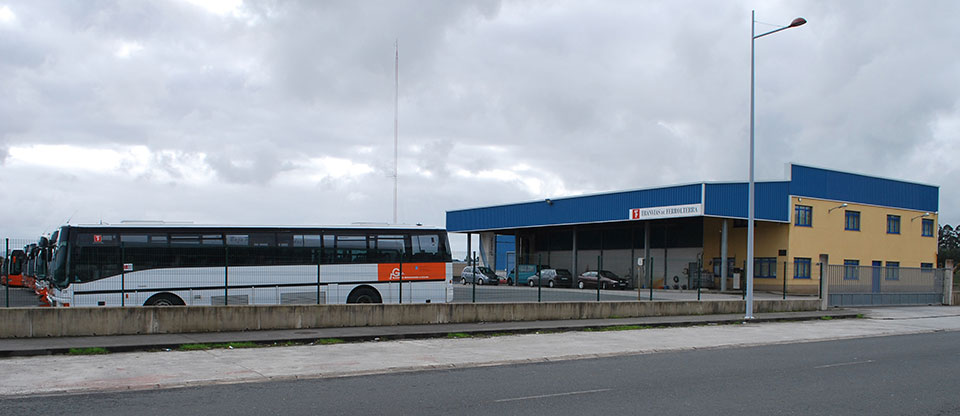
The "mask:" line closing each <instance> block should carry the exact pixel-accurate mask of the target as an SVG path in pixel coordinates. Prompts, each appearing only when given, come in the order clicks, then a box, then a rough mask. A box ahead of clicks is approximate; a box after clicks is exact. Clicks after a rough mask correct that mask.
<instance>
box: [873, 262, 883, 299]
mask: <svg viewBox="0 0 960 416" xmlns="http://www.w3.org/2000/svg"><path fill="white" fill-rule="evenodd" d="M882 265H883V262H882V261H876V260H874V261H873V267H872V268H871V273H870V275H871V276H872V278H873V293H880V276H881V275H882V270H883V269H882V268H881V267H880V266H882Z"/></svg>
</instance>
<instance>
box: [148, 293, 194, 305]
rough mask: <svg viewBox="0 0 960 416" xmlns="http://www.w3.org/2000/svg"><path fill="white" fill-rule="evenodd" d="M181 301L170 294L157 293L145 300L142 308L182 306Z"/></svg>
mask: <svg viewBox="0 0 960 416" xmlns="http://www.w3.org/2000/svg"><path fill="white" fill-rule="evenodd" d="M182 305H185V303H183V299H180V297H179V296H177V295H174V294H172V293H157V294H156V295H153V296H151V297H150V299H147V301H146V302H144V304H143V306H182Z"/></svg>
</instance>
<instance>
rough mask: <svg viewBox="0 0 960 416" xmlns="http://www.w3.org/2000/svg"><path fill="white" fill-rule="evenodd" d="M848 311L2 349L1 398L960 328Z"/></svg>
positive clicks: (897, 312)
mask: <svg viewBox="0 0 960 416" xmlns="http://www.w3.org/2000/svg"><path fill="white" fill-rule="evenodd" d="M844 312H847V313H850V312H854V313H864V314H865V315H866V317H865V318H863V319H830V320H823V319H816V320H807V321H795V320H794V321H788V322H769V321H762V320H758V321H752V322H750V323H749V324H737V325H696V326H685V327H662V328H653V329H644V330H624V331H609V332H586V331H571V332H554V333H543V334H534V333H527V334H520V335H509V336H480V337H473V338H466V339H447V338H429V339H399V340H389V341H380V342H357V343H345V344H335V345H303V346H292V347H272V348H249V349H247V348H244V349H217V350H207V351H161V352H144V351H140V352H127V353H116V354H108V355H94V356H69V355H53V356H41V357H9V358H3V359H0V370H2V373H3V374H4V375H5V376H4V377H0V398H2V397H20V396H22V395H25V394H31V395H36V394H41V395H42V394H68V393H83V392H96V391H124V390H143V389H159V388H174V387H184V386H197V385H208V384H222V383H240V382H269V381H277V380H295V379H302V378H326V377H344V376H356V375H364V374H381V373H396V372H404V371H423V370H435V369H456V368H469V367H478V366H489V365H512V364H524V363H536V362H549V361H557V360H575V359H586V358H601V357H609V356H619V355H632V354H647V353H656V352H665V351H681V350H691V349H702V348H733V347H745V346H755V345H769V344H784V343H797V342H816V341H827V340H836V339H846V338H862V337H875V336H888V335H902V334H915V333H925V332H938V331H960V307H915V308H882V309H880V308H877V309H869V310H859V311H844ZM794 316H795V315H794ZM673 318H678V317H673ZM684 318H692V317H684ZM698 318H701V319H704V320H703V321H701V322H699V323H709V320H708V319H711V317H698ZM731 318H732V317H731ZM657 319H662V320H664V321H663V323H664V324H665V325H672V324H673V323H668V322H667V321H669V319H670V318H657ZM761 319H762V318H761ZM609 321H611V320H605V321H600V322H596V323H597V324H601V323H604V322H606V323H608V324H609ZM627 321H632V322H642V321H640V320H616V323H617V324H622V323H626V322H627ZM736 321H738V320H737V319H734V320H732V321H729V322H736ZM739 321H740V322H742V320H739ZM578 322H579V321H578ZM686 322H688V323H689V322H690V320H689V319H686ZM527 324H531V325H532V324H535V323H527ZM483 325H487V326H489V329H490V331H486V332H496V331H498V329H495V327H496V325H494V324H477V326H483ZM543 325H544V323H540V325H534V326H531V327H530V328H533V327H535V326H543ZM557 325H560V324H557ZM566 325H567V326H569V325H570V323H569V322H567V323H566ZM587 326H590V325H587ZM594 326H600V325H594ZM343 330H347V329H346V328H344V329H343ZM528 330H529V329H528ZM458 332H460V331H458ZM366 336H369V335H366Z"/></svg>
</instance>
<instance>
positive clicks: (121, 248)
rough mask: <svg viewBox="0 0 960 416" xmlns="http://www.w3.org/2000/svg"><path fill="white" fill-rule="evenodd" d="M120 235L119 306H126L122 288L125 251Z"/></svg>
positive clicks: (125, 272)
mask: <svg viewBox="0 0 960 416" xmlns="http://www.w3.org/2000/svg"><path fill="white" fill-rule="evenodd" d="M122 237H123V236H121V240H120V307H124V306H127V305H126V299H124V298H125V297H126V294H125V293H124V292H125V291H124V289H125V288H126V277H127V262H126V260H125V259H124V258H123V255H124V254H125V252H124V250H123V239H122Z"/></svg>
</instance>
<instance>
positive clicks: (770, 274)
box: [753, 257, 777, 279]
mask: <svg viewBox="0 0 960 416" xmlns="http://www.w3.org/2000/svg"><path fill="white" fill-rule="evenodd" d="M753 277H756V278H760V279H776V278H777V258H776V257H757V258H754V259H753Z"/></svg>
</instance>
